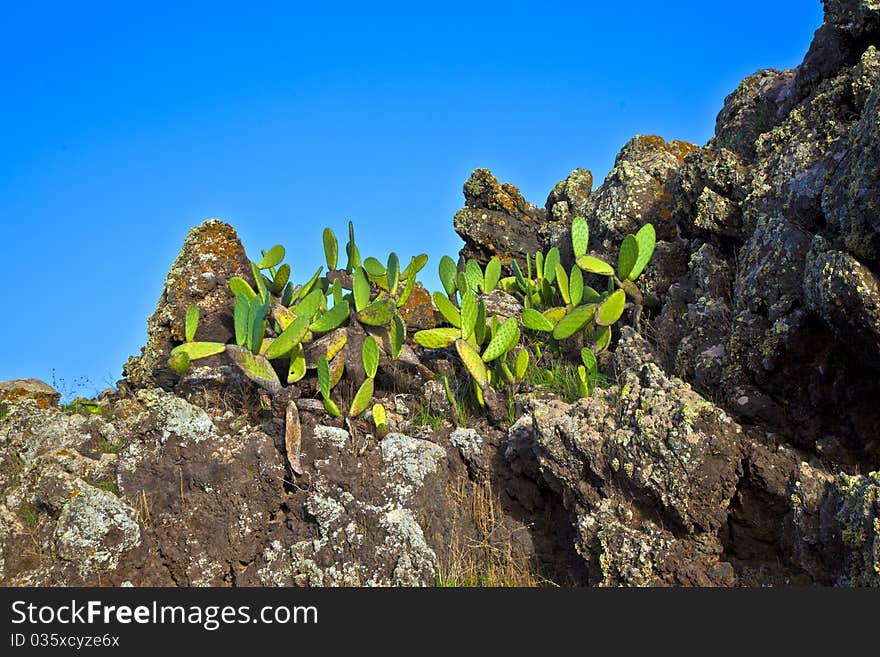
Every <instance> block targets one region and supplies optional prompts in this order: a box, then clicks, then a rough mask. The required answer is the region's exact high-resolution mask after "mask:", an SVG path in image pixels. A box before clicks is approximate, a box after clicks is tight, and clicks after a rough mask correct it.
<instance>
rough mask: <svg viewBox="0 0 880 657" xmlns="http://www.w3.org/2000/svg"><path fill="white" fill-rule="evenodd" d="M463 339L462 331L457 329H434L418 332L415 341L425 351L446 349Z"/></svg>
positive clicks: (414, 336) (414, 337)
mask: <svg viewBox="0 0 880 657" xmlns="http://www.w3.org/2000/svg"><path fill="white" fill-rule="evenodd" d="M459 338H461V331H460V330H459V329H457V328H434V329H426V330H424V331H416V334H415V335H413V340H414V341H415V343H416V344H417V345H419V346H422V347H424V348H425V349H445V348H446V347H449V346H451V345H452V344H453V343H454V342H455V341H456V340H458V339H459Z"/></svg>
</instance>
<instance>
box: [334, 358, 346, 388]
mask: <svg viewBox="0 0 880 657" xmlns="http://www.w3.org/2000/svg"><path fill="white" fill-rule="evenodd" d="M344 373H345V358H343V357H342V355H341V354H338V355H337V356H336V357H335V358H333V359H332V360H331V361H330V389H331V390H333V388H335V387H336V384H337V383H339V382H340V381H341V380H342V375H343V374H344Z"/></svg>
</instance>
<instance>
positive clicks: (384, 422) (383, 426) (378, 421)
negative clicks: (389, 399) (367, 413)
mask: <svg viewBox="0 0 880 657" xmlns="http://www.w3.org/2000/svg"><path fill="white" fill-rule="evenodd" d="M372 414H373V426H375V427H376V431H378V432H380V433H381V432H383V431H385V430H387V429H388V414H387V413H386V412H385V407H384V406H382V404H379V403H376V404H373V409H372Z"/></svg>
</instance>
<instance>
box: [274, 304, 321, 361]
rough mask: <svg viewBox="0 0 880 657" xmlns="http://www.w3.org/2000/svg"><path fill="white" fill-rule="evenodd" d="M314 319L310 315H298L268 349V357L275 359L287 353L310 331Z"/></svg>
mask: <svg viewBox="0 0 880 657" xmlns="http://www.w3.org/2000/svg"><path fill="white" fill-rule="evenodd" d="M311 321H312V319H311V317H309V316H308V315H303V316H302V317H297V318H296V319H295V320H294V321H293V322H292V323H291V324H290V326H288V327H287V328H286V329H284V331H282V333H281V335H279V336H278V337H277V338H275V340H274V341H273V342H272V344H271V345H270V346H269V348H268V349H267V350H266V358H268V359H269V360H274V359H276V358H281V357H282V356H285V355H287V354H288V353H289V352H290V350H291V349H293V348H294V347H295V346H296V345H298V344H299V343H300V342H302V340H303V338H305V337H306V333H308V332H309V323H310V322H311Z"/></svg>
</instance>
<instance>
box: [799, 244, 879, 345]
mask: <svg viewBox="0 0 880 657" xmlns="http://www.w3.org/2000/svg"><path fill="white" fill-rule="evenodd" d="M804 294H805V295H806V301H807V303H808V304H809V307H810V310H812V311H813V312H814V313H816V315H818V316H819V317H821V318H822V319H823V320H824V321H825V322H826V323H827V324H828V326H829V327H830V328H831V330H832V331H833V332H834V334H835V336H836V337H837V339H838V340H841V341H843V342H848V343H852V342H855V343H856V344H859V345H862V346H863V353H864V355H865V357H866V358H869V359H877V357H878V356H880V353H878V350H877V346H878V345H880V283H878V280H877V277H876V276H875V275H874V274H873V273H871V271H870V270H869V269H868V268H867V267H865V266H864V265H862V264H861V263H859V262H858V261H857V260H856V259H855V258H853V257H852V256H851V255H848V254H846V253H843V252H841V251H835V250H833V249H830V248H829V246H828V244H827V242H825V240H824V239H822V238H821V237H815V238H814V239H813V243H812V246H811V249H810V253H809V256H808V258H807V266H806V270H805V272H804Z"/></svg>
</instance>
